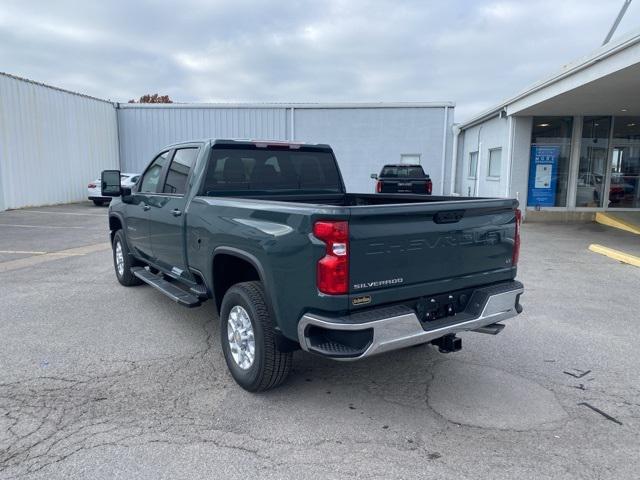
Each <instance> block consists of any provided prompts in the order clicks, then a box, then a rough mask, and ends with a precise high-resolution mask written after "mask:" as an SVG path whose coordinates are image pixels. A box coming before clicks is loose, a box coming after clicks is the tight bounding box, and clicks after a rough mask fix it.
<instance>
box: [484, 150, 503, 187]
mask: <svg viewBox="0 0 640 480" xmlns="http://www.w3.org/2000/svg"><path fill="white" fill-rule="evenodd" d="M501 172H502V149H501V148H492V149H491V150H489V169H488V171H487V176H488V177H489V178H490V179H492V180H499V179H500V173H501Z"/></svg>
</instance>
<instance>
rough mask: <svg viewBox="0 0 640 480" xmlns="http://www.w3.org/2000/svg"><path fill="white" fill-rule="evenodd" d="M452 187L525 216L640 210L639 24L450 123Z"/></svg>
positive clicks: (571, 216)
mask: <svg viewBox="0 0 640 480" xmlns="http://www.w3.org/2000/svg"><path fill="white" fill-rule="evenodd" d="M452 162H453V164H454V166H453V167H452V168H453V169H454V170H455V171H456V175H455V176H454V178H453V180H452V183H451V185H450V191H454V192H456V193H458V194H460V195H463V196H487V197H492V196H507V197H517V198H518V199H519V200H520V204H521V205H522V207H523V209H526V210H525V214H526V215H527V216H528V218H529V219H545V220H547V219H551V220H553V219H559V220H564V219H577V218H584V219H588V218H591V217H593V213H594V212H602V211H639V210H640V31H638V32H635V33H633V34H631V35H627V36H625V37H622V38H620V39H618V40H617V41H615V42H613V43H608V44H606V45H604V46H602V47H600V48H599V49H598V50H596V51H594V52H593V53H592V54H591V55H589V56H588V57H585V58H582V59H580V60H578V61H576V62H573V63H571V64H569V65H566V66H564V67H563V68H562V69H561V70H560V71H559V72H557V73H556V74H554V75H552V76H551V77H549V78H547V79H545V80H543V81H541V82H538V83H536V84H534V85H532V86H531V87H530V88H528V89H526V90H525V91H523V92H521V93H519V94H518V95H516V96H514V97H512V98H510V99H508V100H506V101H504V102H502V103H500V104H499V105H496V106H495V107H494V108H492V109H490V110H488V111H486V112H484V113H481V114H480V115H477V116H475V117H473V118H472V119H470V120H468V121H466V122H464V123H462V124H460V125H456V126H454V146H453V158H452Z"/></svg>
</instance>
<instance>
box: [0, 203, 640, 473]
mask: <svg viewBox="0 0 640 480" xmlns="http://www.w3.org/2000/svg"><path fill="white" fill-rule="evenodd" d="M106 213H107V210H106V208H98V207H93V206H89V204H86V205H85V204H77V205H68V206H56V207H46V208H43V207H41V208H34V209H26V210H19V211H9V212H3V213H0V305H1V307H0V366H1V367H2V368H0V478H29V479H58V478H60V479H61V478H104V479H114V478H124V479H129V478H149V479H158V478H172V479H173V478H202V479H204V478H207V479H210V478H247V477H256V478H305V479H311V478H347V477H348V478H385V479H388V478H403V479H406V478H416V479H417V478H420V479H423V478H439V479H443V478H452V479H453V478H456V479H461V478H463V479H464V478H490V479H499V478H536V479H543V478H554V479H557V478H581V479H583V478H593V479H598V478H625V479H626V478H637V477H638V470H639V468H640V457H639V455H638V452H640V353H639V351H640V350H639V349H638V344H637V343H636V342H638V341H639V340H640V322H639V321H638V319H639V318H640V315H639V312H640V295H639V292H640V290H639V287H640V269H639V268H636V267H633V266H629V265H625V264H622V263H619V262H616V261H613V260H611V259H609V258H606V257H603V256H600V255H597V254H594V253H592V252H589V251H588V250H587V247H588V245H589V244H590V243H601V244H605V245H606V244H607V243H611V242H614V243H616V242H617V243H625V242H627V243H633V242H634V241H635V238H634V237H632V236H627V234H626V233H624V232H616V233H612V231H611V230H608V229H607V228H606V227H603V226H599V225H591V224H583V225H549V224H525V225H524V228H523V247H522V254H521V260H520V274H519V278H520V279H521V280H522V281H523V282H524V284H525V287H526V293H525V295H524V296H523V298H522V303H523V305H524V308H525V311H524V313H523V314H522V315H521V316H520V317H518V318H516V319H513V320H512V321H511V322H509V325H508V327H507V328H506V329H505V330H504V331H503V332H502V333H501V334H500V335H498V336H496V337H493V336H489V335H482V334H477V333H466V334H463V335H462V338H463V350H462V351H461V352H458V353H455V354H449V355H443V354H440V353H438V351H437V349H435V348H433V347H428V346H420V347H414V348H410V349H407V350H404V351H399V352H395V353H390V354H387V355H383V356H379V357H374V358H371V359H369V360H365V361H362V362H359V363H351V364H345V363H338V362H332V361H327V360H323V359H321V358H318V357H314V356H311V355H309V354H306V353H303V352H297V353H296V354H295V356H294V362H295V363H294V371H293V374H292V375H291V377H290V379H289V381H288V382H287V383H286V384H285V385H284V386H283V387H281V388H279V389H277V390H274V391H271V392H268V393H266V394H260V395H253V394H249V393H247V392H244V391H243V390H241V389H240V388H239V387H237V386H236V385H235V383H234V382H233V380H232V379H231V377H230V375H229V374H228V373H227V369H226V366H225V364H224V359H223V357H222V354H221V351H220V348H219V338H218V326H217V319H216V314H215V310H214V307H213V305H211V304H210V303H206V304H205V305H203V307H201V308H199V309H194V310H188V309H184V308H182V307H180V306H178V305H176V304H174V303H172V302H171V301H170V300H169V299H167V298H165V297H164V296H162V295H161V294H160V293H158V292H156V291H155V290H153V289H152V288H150V287H147V286H140V287H133V288H124V287H121V286H120V285H119V284H118V283H117V281H116V278H115V276H114V273H113V267H112V262H111V252H110V249H109V245H108V243H107V230H106ZM623 233H624V235H623ZM628 235H632V234H628ZM611 246H615V245H611Z"/></svg>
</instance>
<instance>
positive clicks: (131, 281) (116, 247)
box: [112, 230, 142, 287]
mask: <svg viewBox="0 0 640 480" xmlns="http://www.w3.org/2000/svg"><path fill="white" fill-rule="evenodd" d="M112 247H113V266H114V268H115V270H116V278H117V279H118V282H120V284H121V285H124V286H125V287H131V286H133V285H140V284H142V280H140V279H139V278H138V277H136V276H135V275H134V274H133V273H131V267H134V266H136V262H135V260H134V259H133V257H131V255H129V248H128V247H127V242H126V241H125V239H124V234H123V233H122V230H118V231H117V232H116V233H115V235H114V236H113V243H112Z"/></svg>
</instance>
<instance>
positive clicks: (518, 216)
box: [511, 208, 522, 266]
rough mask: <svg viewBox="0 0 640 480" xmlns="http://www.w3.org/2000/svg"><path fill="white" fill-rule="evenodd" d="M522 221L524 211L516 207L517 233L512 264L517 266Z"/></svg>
mask: <svg viewBox="0 0 640 480" xmlns="http://www.w3.org/2000/svg"><path fill="white" fill-rule="evenodd" d="M521 223H522V212H521V211H520V209H519V208H516V233H515V237H514V239H513V240H514V241H513V256H512V257H511V265H513V266H516V265H517V264H518V259H519V258H520V224H521Z"/></svg>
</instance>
